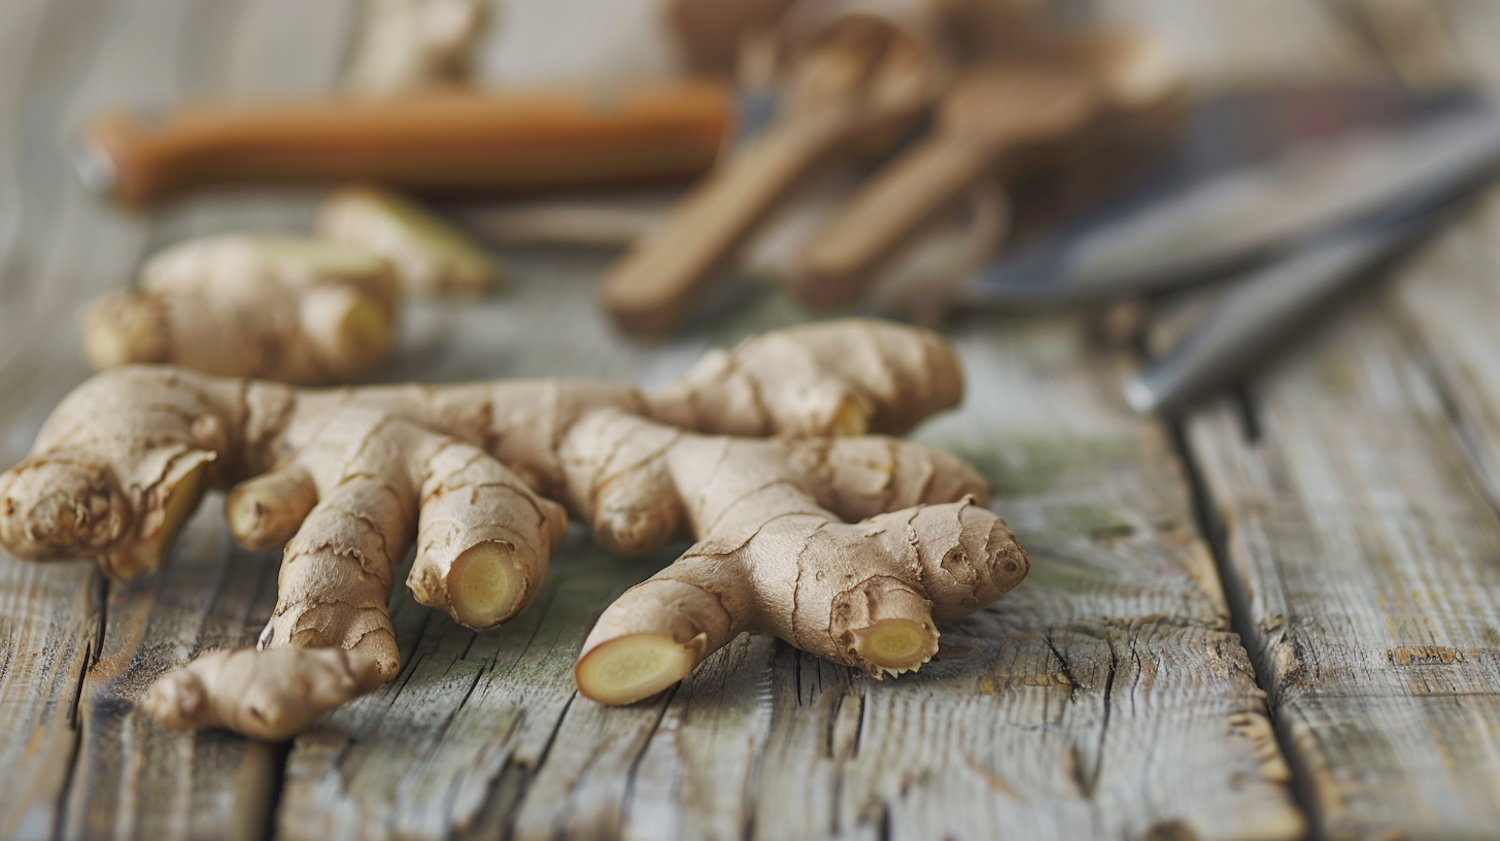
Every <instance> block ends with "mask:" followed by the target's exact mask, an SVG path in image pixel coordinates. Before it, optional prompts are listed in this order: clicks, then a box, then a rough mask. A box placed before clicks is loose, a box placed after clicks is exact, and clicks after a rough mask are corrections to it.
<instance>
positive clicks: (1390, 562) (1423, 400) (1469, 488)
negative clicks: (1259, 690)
mask: <svg viewBox="0 0 1500 841" xmlns="http://www.w3.org/2000/svg"><path fill="white" fill-rule="evenodd" d="M1402 5H1405V6H1407V7H1409V8H1408V9H1407V11H1408V12H1410V13H1411V14H1414V15H1416V16H1417V17H1418V18H1420V20H1415V21H1413V24H1414V28H1412V29H1410V30H1409V31H1406V32H1405V36H1406V37H1396V36H1397V35H1398V34H1400V33H1397V32H1396V31H1395V30H1394V29H1392V28H1391V27H1390V26H1389V24H1390V22H1391V20H1392V19H1393V18H1394V17H1398V16H1399V15H1400V14H1401V12H1400V10H1399V9H1398V8H1397V7H1399V6H1402ZM1413 6H1414V4H1402V3H1400V2H1394V3H1380V2H1332V3H1329V4H1327V5H1326V7H1325V8H1327V9H1330V10H1331V11H1332V12H1333V13H1334V14H1336V15H1339V16H1341V17H1342V18H1343V20H1344V21H1345V23H1346V24H1347V25H1348V26H1350V27H1351V28H1352V29H1353V30H1356V31H1357V34H1360V35H1361V37H1363V38H1364V40H1365V42H1366V44H1367V48H1368V49H1370V50H1371V54H1372V55H1373V56H1374V57H1375V58H1376V60H1377V62H1378V63H1379V65H1380V66H1383V67H1385V68H1388V69H1389V70H1391V71H1394V72H1396V73H1398V74H1399V75H1401V76H1403V77H1404V78H1408V79H1411V80H1416V81H1422V80H1428V81H1430V80H1432V79H1437V78H1441V77H1443V76H1444V75H1445V74H1447V73H1448V72H1449V71H1450V70H1451V68H1452V67H1453V66H1457V65H1461V64H1463V62H1462V61H1459V60H1457V57H1456V56H1454V55H1452V54H1450V55H1447V56H1442V55H1436V54H1434V52H1433V51H1434V50H1438V49H1450V50H1451V49H1453V48H1454V45H1455V44H1461V43H1463V42H1469V43H1470V44H1471V45H1473V39H1474V38H1475V37H1476V36H1475V33H1477V32H1485V31H1488V32H1492V31H1493V29H1492V28H1490V29H1486V28H1485V27H1486V26H1491V27H1492V26H1493V24H1494V23H1495V21H1493V20H1479V19H1475V20H1472V24H1473V25H1471V26H1468V27H1454V28H1453V29H1452V30H1451V31H1450V32H1447V33H1443V32H1434V31H1432V27H1433V25H1434V20H1433V17H1432V15H1433V12H1434V9H1439V8H1441V9H1444V10H1445V11H1446V12H1453V11H1454V10H1457V9H1462V11H1463V12H1464V14H1465V15H1467V16H1468V18H1482V17H1484V16H1486V15H1490V14H1491V12H1492V10H1489V11H1486V10H1483V9H1481V8H1480V7H1479V6H1477V5H1473V4H1452V5H1450V6H1442V7H1439V6H1432V7H1430V8H1421V9H1417V8H1414V7H1413ZM1415 24H1421V26H1420V27H1415ZM1418 29H1422V30H1423V31H1417V30H1418ZM1473 52H1474V57H1476V58H1477V57H1478V56H1479V55H1480V54H1481V53H1482V54H1484V55H1486V56H1488V55H1490V54H1491V53H1492V51H1490V50H1487V49H1486V50H1483V51H1479V50H1477V49H1476V50H1474V51H1473ZM1486 61H1488V59H1486ZM1469 63H1470V64H1471V66H1472V65H1473V62H1469ZM1491 213H1492V212H1491ZM1489 224H1490V226H1491V227H1489V228H1488V229H1487V228H1486V226H1485V224H1484V223H1476V222H1467V223H1464V224H1462V225H1461V226H1459V227H1458V229H1457V230H1456V231H1454V232H1451V233H1449V234H1447V235H1446V236H1445V237H1444V238H1443V241H1442V242H1441V243H1439V244H1438V245H1437V246H1436V247H1434V248H1430V249H1428V250H1427V251H1426V253H1425V254H1424V255H1422V256H1419V257H1418V258H1417V259H1416V260H1414V261H1412V262H1411V263H1410V264H1409V265H1408V266H1407V267H1406V268H1404V269H1402V270H1401V272H1400V274H1401V275H1402V277H1401V278H1400V279H1399V280H1398V281H1397V282H1396V283H1394V284H1393V287H1392V288H1391V289H1390V290H1389V291H1387V292H1375V293H1372V294H1371V295H1369V296H1365V297H1364V298H1363V299H1360V300H1359V301H1358V302H1356V303H1354V304H1353V305H1352V309H1353V311H1352V312H1347V313H1345V314H1343V315H1342V316H1341V317H1340V318H1339V319H1337V320H1336V321H1335V322H1334V323H1333V325H1331V326H1329V327H1328V328H1326V331H1325V332H1324V333H1320V334H1318V335H1317V336H1315V337H1310V339H1312V341H1311V343H1310V344H1309V345H1308V346H1306V347H1299V348H1298V349H1297V352H1296V354H1295V355H1294V356H1293V357H1291V358H1288V359H1285V360H1283V361H1281V362H1280V363H1279V364H1276V365H1274V366H1272V368H1271V369H1270V370H1268V371H1266V372H1264V373H1263V374H1262V375H1261V376H1259V377H1257V378H1255V380H1254V381H1253V382H1252V384H1251V385H1250V387H1249V389H1248V390H1247V393H1248V398H1247V399H1245V400H1243V401H1233V400H1224V401H1221V402H1219V403H1217V404H1215V405H1213V406H1211V407H1207V408H1205V409H1204V410H1203V411H1201V412H1199V413H1196V414H1194V415H1193V416H1192V417H1191V418H1190V419H1189V421H1188V422H1187V424H1186V430H1187V440H1188V443H1189V450H1190V452H1191V454H1192V455H1193V457H1194V459H1195V461H1196V462H1197V464H1198V465H1199V466H1200V468H1201V470H1202V472H1203V475H1204V477H1205V480H1206V484H1207V491H1208V495H1209V497H1210V498H1211V499H1212V502H1213V508H1214V511H1215V514H1216V518H1217V520H1218V521H1219V523H1220V524H1221V526H1222V529H1223V546H1224V549H1225V551H1226V552H1227V555H1228V561H1229V564H1230V567H1231V568H1232V569H1233V571H1234V573H1235V575H1234V580H1232V581H1231V582H1229V584H1230V589H1231V591H1237V592H1238V593H1239V594H1240V596H1241V597H1242V598H1243V603H1244V606H1245V609H1246V610H1247V611H1248V621H1247V622H1246V623H1245V628H1246V630H1247V631H1248V634H1249V637H1248V639H1247V640H1246V644H1247V646H1248V647H1249V648H1250V651H1251V655H1252V658H1253V660H1254V661H1255V663H1256V665H1257V668H1258V670H1259V671H1260V673H1261V676H1262V682H1263V684H1265V685H1268V686H1269V687H1270V689H1271V698H1270V701H1271V706H1272V709H1273V711H1274V715H1275V718H1276V720H1277V723H1278V726H1279V729H1280V731H1281V733H1282V736H1283V737H1284V738H1285V739H1286V744H1287V745H1288V747H1289V749H1290V752H1291V758H1292V759H1293V760H1294V763H1295V764H1296V765H1297V766H1298V767H1300V768H1301V769H1303V771H1304V775H1303V782H1304V783H1305V784H1306V786H1307V788H1308V795H1309V801H1310V803H1311V804H1312V805H1313V807H1314V815H1313V817H1314V819H1315V821H1316V822H1317V823H1318V824H1319V826H1320V829H1321V830H1322V832H1323V833H1324V834H1326V835H1328V836H1329V837H1334V838H1345V837H1348V838H1365V837H1386V836H1387V835H1390V836H1400V837H1411V838H1459V837H1484V836H1487V835H1489V834H1491V833H1492V832H1493V831H1494V827H1495V826H1497V825H1500V812H1497V810H1496V806H1495V804H1494V802H1493V792H1494V791H1495V790H1496V788H1497V786H1500V754H1497V752H1496V751H1495V749H1494V745H1495V743H1496V734H1497V733H1500V719H1497V718H1496V709H1495V703H1494V699H1495V694H1494V693H1495V692H1496V690H1497V689H1500V668H1497V660H1496V656H1495V655H1496V645H1497V643H1500V632H1497V630H1496V627H1497V626H1496V624H1495V621H1496V618H1497V610H1500V575H1497V573H1496V567H1495V565H1494V559H1495V557H1496V556H1497V555H1500V521H1497V519H1496V516H1495V511H1494V508H1493V501H1492V499H1493V498H1486V495H1485V492H1484V489H1483V488H1482V487H1481V483H1480V482H1479V481H1478V479H1477V475H1476V471H1475V468H1474V455H1475V453H1476V452H1478V453H1479V455H1480V459H1479V463H1480V464H1481V465H1484V464H1494V461H1493V454H1490V455H1486V454H1485V453H1484V447H1485V446H1486V445H1484V444H1483V443H1482V442H1483V441H1484V440H1485V435H1484V434H1480V435H1472V434H1467V433H1471V432H1472V431H1473V430H1474V429H1476V428H1479V427H1482V426H1484V425H1485V424H1486V423H1488V421H1486V420H1485V417H1486V415H1485V414H1484V412H1485V411H1487V410H1488V407H1487V403H1486V401H1487V400H1489V399H1490V398H1488V397H1485V396H1484V395H1485V394H1486V393H1487V392H1486V387H1489V388H1493V386H1492V385H1489V383H1490V382H1493V379H1494V377H1495V373H1494V371H1495V365H1494V363H1495V361H1496V359H1497V357H1496V355H1495V354H1496V351H1495V340H1494V338H1493V330H1492V329H1490V326H1489V325H1487V324H1483V325H1482V319H1483V317H1484V314H1485V313H1488V312H1493V309H1492V308H1493V306H1494V303H1495V299H1494V297H1493V296H1494V294H1495V293H1494V291H1493V290H1492V289H1490V288H1489V287H1490V286H1491V284H1492V283H1493V263H1491V262H1488V261H1487V260H1486V258H1485V257H1484V256H1483V254H1484V248H1485V247H1484V246H1481V245H1480V243H1481V242H1486V241H1487V237H1488V230H1492V229H1493V227H1492V226H1493V222H1490V223H1489ZM1481 325H1482V326H1481ZM1166 332H1168V333H1171V332H1175V331H1172V330H1171V329H1168V330H1167V331H1166ZM1429 360H1436V361H1437V364H1436V365H1435V366H1434V365H1432V364H1430V361H1429ZM1434 370H1436V371H1438V372H1440V373H1441V375H1442V376H1441V377H1440V378H1439V379H1436V380H1435V379H1434V377H1433V373H1434ZM1489 393H1494V392H1489ZM1453 406H1456V407H1457V415H1456V416H1455V414H1454V410H1453ZM1455 425H1456V427H1457V431H1456V427H1455ZM1459 431H1462V432H1464V433H1466V437H1461V436H1460V434H1458V433H1459ZM1488 475H1495V474H1493V473H1492V472H1491V473H1489V474H1488Z"/></svg>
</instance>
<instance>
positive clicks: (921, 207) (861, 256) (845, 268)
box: [792, 135, 996, 308]
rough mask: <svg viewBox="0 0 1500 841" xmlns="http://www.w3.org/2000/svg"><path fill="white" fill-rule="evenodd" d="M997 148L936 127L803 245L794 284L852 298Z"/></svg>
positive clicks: (810, 293)
mask: <svg viewBox="0 0 1500 841" xmlns="http://www.w3.org/2000/svg"><path fill="white" fill-rule="evenodd" d="M995 157H996V155H995V150H994V149H993V148H991V147H989V146H988V145H984V144H976V143H971V142H966V141H965V140H964V139H963V138H959V137H953V136H944V135H936V136H934V137H932V138H929V139H928V140H926V141H925V142H923V143H922V145H920V146H918V147H917V148H915V149H913V150H912V151H910V152H908V153H907V154H905V155H903V156H902V157H901V158H900V159H899V160H897V161H896V162H895V163H894V164H892V165H890V166H889V167H887V168H886V169H884V170H883V171H882V172H881V173H880V174H879V175H877V176H876V177H875V179H874V181H873V182H871V183H870V184H868V185H867V186H866V187H865V188H864V189H862V190H861V191H860V192H859V193H858V194H857V195H856V196H855V197H854V198H853V199H852V200H851V201H850V202H849V204H848V205H847V206H845V207H844V209H843V210H842V211H840V212H839V213H838V215H837V216H836V217H835V218H834V220H833V221H832V222H830V223H829V224H828V225H827V226H825V227H824V228H823V230H821V231H819V232H818V233H816V234H814V235H813V237H812V238H811V240H810V241H809V243H808V245H807V246H806V247H805V248H804V249H803V251H802V255H801V259H800V260H799V262H798V271H797V272H796V274H795V275H794V278H793V281H792V291H793V293H794V294H795V295H796V296H797V298H798V299H799V300H801V301H803V302H804V303H806V304H808V305H809V306H814V307H826V308H833V307H839V306H843V305H845V304H847V303H849V302H850V301H851V300H853V299H854V298H855V297H856V296H857V295H858V294H859V292H860V291H861V290H862V289H863V288H864V287H865V285H866V284H867V283H868V282H869V281H870V279H871V278H872V277H873V276H874V275H875V272H876V271H877V270H878V269H879V268H880V266H881V265H882V264H883V263H884V262H885V261H886V260H888V259H889V258H890V257H891V256H892V255H894V254H896V253H898V252H899V251H900V250H901V249H902V248H904V247H905V246H906V245H907V244H909V243H910V242H911V241H912V239H914V238H915V237H916V236H917V235H918V234H919V233H921V231H922V229H923V228H924V227H925V226H926V225H927V224H928V223H930V222H932V221H933V220H935V219H936V218H937V216H938V215H939V214H941V213H942V212H943V211H945V210H947V209H949V208H950V207H953V206H955V205H956V204H957V203H958V202H960V201H961V200H962V199H963V196H964V195H965V193H966V192H967V191H968V189H969V188H970V187H971V186H972V185H973V183H974V181H975V180H977V179H978V178H980V177H981V176H983V174H984V172H985V170H986V169H988V168H989V165H990V163H991V161H992V160H993V159H994V158H995Z"/></svg>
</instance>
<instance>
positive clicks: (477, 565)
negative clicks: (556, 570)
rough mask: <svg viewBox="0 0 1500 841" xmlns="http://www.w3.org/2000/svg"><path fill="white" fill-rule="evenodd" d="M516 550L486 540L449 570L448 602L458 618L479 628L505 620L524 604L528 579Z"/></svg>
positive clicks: (470, 625) (464, 555)
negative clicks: (520, 568) (521, 567)
mask: <svg viewBox="0 0 1500 841" xmlns="http://www.w3.org/2000/svg"><path fill="white" fill-rule="evenodd" d="M512 555H513V552H512V550H511V549H510V548H509V547H507V546H505V545H504V544H501V543H497V542H493V541H491V542H486V543H480V544H478V545H475V546H472V547H470V548H469V549H467V550H465V551H464V553H463V554H461V555H459V556H458V559H457V560H456V561H454V562H453V569H452V570H451V571H450V572H449V573H448V603H449V604H451V605H453V613H454V618H456V619H457V620H458V621H459V622H460V623H462V624H463V625H464V626H465V627H468V628H473V629H474V630H476V631H480V630H484V629H485V628H493V627H494V626H496V625H498V624H500V623H501V622H504V621H505V620H507V619H509V618H510V617H511V616H513V615H515V614H516V613H518V612H520V609H521V608H522V607H523V606H524V605H523V603H522V598H523V596H524V595H525V587H526V582H525V580H524V579H523V578H522V577H521V574H520V572H519V571H518V570H517V569H516V564H515V559H514V558H513V557H512Z"/></svg>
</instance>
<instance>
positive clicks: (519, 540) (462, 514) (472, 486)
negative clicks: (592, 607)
mask: <svg viewBox="0 0 1500 841" xmlns="http://www.w3.org/2000/svg"><path fill="white" fill-rule="evenodd" d="M427 470H428V475H427V477H426V480H425V481H424V482H423V483H422V513H421V527H420V530H419V533H418V536H417V559H416V562H415V563H414V564H413V565H412V570H411V575H410V576H408V578H407V581H406V583H407V586H408V587H410V588H411V591H412V594H413V595H414V596H416V598H417V601H419V602H421V603H422V604H425V605H429V606H431V607H436V608H439V609H441V610H444V611H447V612H448V614H449V615H451V616H452V617H453V618H454V619H455V620H456V621H457V622H458V623H459V624H460V625H463V626H465V627H468V628H473V629H475V630H483V629H485V628H493V627H494V626H496V625H498V624H500V623H501V622H504V621H505V620H507V619H510V618H511V617H512V616H515V615H516V614H517V613H520V612H521V611H522V610H525V609H526V607H527V606H528V605H530V604H531V602H532V600H533V599H534V598H536V595H537V593H538V592H540V591H541V586H542V579H543V578H544V577H545V575H546V570H547V562H548V560H549V559H550V558H551V556H552V552H553V550H554V549H555V548H556V547H557V544H558V543H560V542H562V539H563V536H564V535H566V534H567V533H568V512H567V511H566V510H565V509H564V508H563V507H562V506H561V505H558V504H557V503H555V502H553V501H552V500H550V499H545V498H543V497H540V496H537V495H536V493H534V492H533V491H532V490H531V488H530V487H528V486H527V485H526V483H525V482H523V481H522V480H521V479H519V478H518V477H517V476H516V475H515V474H514V473H512V472H510V471H509V470H507V469H506V468H505V466H504V465H502V464H500V462H498V461H496V460H495V459H494V458H492V457H490V456H489V455H488V454H486V453H485V452H484V451H483V450H480V449H479V448H477V447H474V446H472V445H469V444H464V443H461V442H457V441H452V442H450V443H448V444H447V445H445V446H444V447H443V448H442V449H441V450H439V451H438V453H437V455H435V456H433V457H432V458H430V459H429V460H428V467H427Z"/></svg>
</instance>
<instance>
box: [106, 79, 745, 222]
mask: <svg viewBox="0 0 1500 841" xmlns="http://www.w3.org/2000/svg"><path fill="white" fill-rule="evenodd" d="M731 119H732V96H731V91H730V89H729V88H728V87H727V86H726V85H723V84H720V83H716V82H707V81H702V82H687V83H680V84H676V85H669V86H661V87H653V88H640V89H634V90H630V91H621V92H607V91H598V92H592V93H590V92H581V91H576V90H574V91H534V92H527V93H515V94H493V93H483V92H475V91H461V90H455V91H443V92H433V93H427V94H422V95H420V96H416V95H414V96H410V97H405V98H398V99H389V100H376V101H358V100H332V101H322V102H298V103H273V104H239V105H221V106H204V107H197V108H184V109H182V110H180V111H177V112H175V113H173V114H171V115H169V116H168V117H166V118H165V119H163V120H161V121H158V122H149V123H148V122H144V121H142V120H139V119H135V118H130V117H120V116H116V117H111V118H106V119H104V120H101V121H99V122H97V123H95V124H94V125H93V126H92V127H91V128H90V129H89V131H88V132H87V133H86V134H85V136H84V138H83V140H84V149H85V151H86V159H85V164H86V165H87V166H88V168H89V169H91V170H92V171H93V172H95V173H96V174H100V175H102V177H101V178H98V179H97V180H99V181H102V182H104V183H103V184H102V186H104V187H106V188H107V189H108V190H109V191H110V192H112V193H113V194H114V195H116V196H118V197H119V198H121V199H122V200H124V201H127V202H132V203H143V202H149V201H151V200H154V199H157V198H160V197H162V196H165V195H168V194H170V193H173V192H177V191H180V190H184V189H188V188H192V187H199V186H205V185H209V184H223V183H233V182H251V181H278V182H335V181H371V182H378V183H382V184H386V185H389V186H393V187H398V188H403V189H409V190H414V191H421V192H476V191H482V192H490V191H500V192H539V191H543V190H551V189H557V188H568V187H582V186H599V185H620V184H632V183H642V182H651V181H663V180H682V179H688V178H691V177H693V176H695V175H697V174H699V173H701V172H703V171H705V170H706V169H708V168H709V167H710V166H712V164H713V161H714V158H715V156H716V154H717V153H718V150H719V145H720V143H721V141H722V139H723V136H724V133H725V131H726V130H727V127H728V126H729V124H730V121H731ZM101 165H102V166H101Z"/></svg>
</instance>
